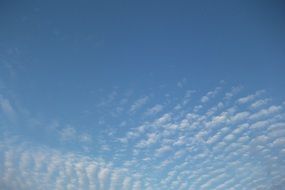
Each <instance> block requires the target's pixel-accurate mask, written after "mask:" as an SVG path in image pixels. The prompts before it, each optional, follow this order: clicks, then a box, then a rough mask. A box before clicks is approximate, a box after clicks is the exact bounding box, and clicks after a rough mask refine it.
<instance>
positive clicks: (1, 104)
mask: <svg viewBox="0 0 285 190" xmlns="http://www.w3.org/2000/svg"><path fill="white" fill-rule="evenodd" d="M0 109H1V110H2V111H3V113H4V114H5V115H6V116H7V117H8V118H9V119H10V120H11V121H13V120H14V119H15V117H16V112H15V110H14V108H13V106H12V105H11V103H10V101H9V100H8V99H6V98H4V97H3V96H2V95H1V94H0Z"/></svg>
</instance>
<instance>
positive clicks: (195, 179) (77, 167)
mask: <svg viewBox="0 0 285 190" xmlns="http://www.w3.org/2000/svg"><path fill="white" fill-rule="evenodd" d="M239 90H240V89H239ZM214 91H215V90H214ZM218 91H221V89H218ZM210 92H211V93H207V94H206V95H207V97H208V98H209V99H208V100H207V101H209V100H210V99H212V98H213V97H215V101H213V104H212V105H207V104H200V101H199V100H201V99H202V97H198V98H197V97H192V95H191V99H192V98H193V100H195V99H196V100H198V104H196V105H195V102H191V104H187V106H185V105H183V102H185V101H188V100H189V97H190V96H187V95H185V96H182V98H181V99H179V100H178V99H175V98H169V97H168V99H167V100H163V99H162V100H161V104H154V106H153V107H151V108H149V109H148V108H147V107H146V106H145V107H144V105H145V104H146V103H147V101H148V100H149V98H148V97H147V96H145V97H143V98H141V99H138V100H136V101H135V102H134V103H133V105H132V106H131V108H133V109H132V110H133V112H136V111H137V110H139V109H140V111H141V112H142V113H145V114H146V113H149V114H151V115H152V117H145V115H143V116H142V117H141V118H140V119H138V120H137V121H131V122H130V121H127V125H123V126H120V127H121V128H120V129H122V130H120V131H119V132H112V134H111V135H110V132H109V131H104V132H105V133H102V135H98V136H99V138H100V139H104V143H103V144H102V143H99V142H100V140H98V139H97V138H95V137H94V136H92V134H91V133H86V132H83V131H82V129H80V127H78V128H75V127H72V126H70V125H65V126H66V127H65V128H60V126H59V127H57V128H56V129H55V130H57V131H58V133H57V134H58V138H59V139H60V140H61V142H62V143H63V144H65V143H67V145H69V144H68V142H74V143H83V144H86V143H87V144H89V145H90V146H93V145H94V146H97V145H98V147H99V148H98V149H96V148H94V149H92V150H94V152H92V154H89V156H87V155H86V154H83V153H80V154H79V153H77V152H67V151H66V150H65V151H66V152H61V151H56V150H54V149H52V148H48V147H43V146H40V145H37V146H36V145H35V144H29V143H27V142H24V143H19V142H17V143H10V144H9V143H7V142H6V141H4V140H2V141H0V160H1V163H2V164H1V165H0V174H2V176H1V178H0V185H1V187H4V188H5V189H19V190H26V189H59V190H60V189H70V190H72V189H96V190H116V189H124V190H133V189H137V190H142V189H146V190H156V189H169V190H173V189H179V190H180V189H181V190H188V189H213V190H219V189H220V190H222V189H252V187H256V188H259V189H261V188H263V189H268V188H269V187H270V185H268V184H269V183H270V184H271V183H272V184H276V183H277V182H278V181H280V179H282V178H284V172H283V171H284V170H285V167H284V166H283V162H284V161H283V160H284V156H285V140H284V135H285V130H284V121H285V114H284V113H283V112H284V110H283V105H282V106H279V105H278V104H277V105H270V101H268V102H266V104H263V103H264V102H265V101H260V100H258V99H257V98H258V96H260V95H259V93H255V94H254V97H253V98H252V96H251V95H249V96H246V97H242V98H241V97H239V96H238V94H237V90H233V88H231V89H229V92H226V93H225V94H228V95H226V96H227V97H228V98H227V100H225V97H223V96H217V95H215V93H213V91H210ZM238 92H239V91H238ZM186 94H187V92H186ZM256 94H258V96H256ZM195 95H196V94H195ZM193 96H194V95H193ZM266 99H267V98H263V99H261V100H266ZM170 100H171V101H173V102H169V101H170ZM163 101H165V102H163ZM207 101H206V102H207ZM181 102H182V103H181ZM260 102H262V103H260ZM178 104H180V105H181V109H175V107H176V105H178ZM162 105H164V106H163V108H162V107H160V106H162ZM265 105H266V107H265ZM172 106H173V107H172ZM195 107H200V109H199V110H196V112H195ZM162 109H163V113H162ZM124 110H126V113H127V114H126V115H128V113H129V112H128V110H129V111H130V110H131V109H130V107H128V106H127V105H125V108H124ZM106 113H108V112H106ZM128 116H129V115H128ZM105 119H106V122H108V121H107V120H108V117H106V118H105ZM123 121H126V118H124V117H122V119H120V118H117V119H116V120H115V122H114V126H113V127H115V126H116V122H117V123H118V125H119V124H120V123H122V122H123ZM104 125H106V124H104ZM129 126H130V127H129ZM128 127H129V128H128ZM106 134H108V135H106ZM9 142H10V141H9ZM97 143H99V144H97ZM102 149H106V150H108V152H107V153H106V152H104V153H102V151H101V150H102ZM98 155H99V156H98ZM2 160H3V161H2ZM265 181H266V183H265Z"/></svg>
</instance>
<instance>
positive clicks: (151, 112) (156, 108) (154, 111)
mask: <svg viewBox="0 0 285 190" xmlns="http://www.w3.org/2000/svg"><path fill="white" fill-rule="evenodd" d="M162 109H163V106H162V105H160V104H157V105H155V106H153V107H152V108H149V109H148V110H147V111H146V112H145V114H146V115H154V114H157V113H159V112H161V111H162Z"/></svg>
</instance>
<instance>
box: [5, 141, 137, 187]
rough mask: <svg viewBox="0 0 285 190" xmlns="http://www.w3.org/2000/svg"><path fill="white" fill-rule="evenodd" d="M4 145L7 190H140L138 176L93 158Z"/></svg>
mask: <svg viewBox="0 0 285 190" xmlns="http://www.w3.org/2000/svg"><path fill="white" fill-rule="evenodd" d="M0 145H1V157H0V158H1V162H2V166H1V167H0V173H1V178H0V185H1V187H2V188H4V189H17V190H28V189H58V190H61V189H71V190H72V189H100V190H104V189H110V190H112V189H126V190H131V189H135V188H138V187H136V185H132V183H137V182H136V180H137V179H135V178H136V177H135V176H133V177H132V176H131V175H132V174H129V175H128V173H127V172H128V171H127V170H126V169H124V168H114V167H110V166H109V165H108V164H107V163H104V162H102V161H100V160H96V159H92V158H91V157H87V156H83V155H78V154H73V153H61V152H58V151H55V150H52V149H48V148H42V147H36V146H35V145H32V144H29V145H28V146H27V145H21V146H19V145H16V146H15V145H13V144H10V143H7V142H5V141H1V142H0Z"/></svg>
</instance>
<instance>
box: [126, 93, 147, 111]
mask: <svg viewBox="0 0 285 190" xmlns="http://www.w3.org/2000/svg"><path fill="white" fill-rule="evenodd" d="M148 100H149V97H148V96H145V97H142V98H140V99H138V100H136V101H135V102H134V103H133V105H131V108H130V112H131V113H133V112H136V111H137V110H138V109H140V108H141V107H142V106H144V105H145V104H146V103H147V101H148Z"/></svg>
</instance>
